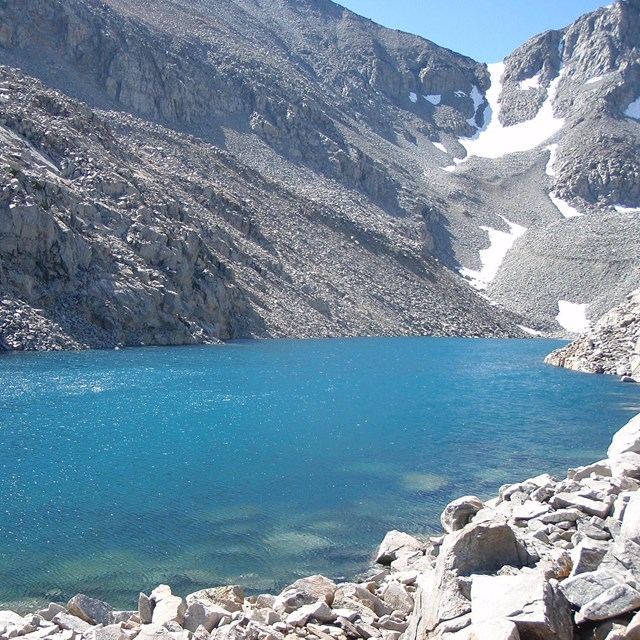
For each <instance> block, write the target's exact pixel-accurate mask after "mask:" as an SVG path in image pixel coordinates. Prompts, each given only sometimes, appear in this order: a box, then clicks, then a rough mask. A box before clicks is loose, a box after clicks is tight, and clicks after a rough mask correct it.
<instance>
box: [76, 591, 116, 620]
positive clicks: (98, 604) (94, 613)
mask: <svg viewBox="0 0 640 640" xmlns="http://www.w3.org/2000/svg"><path fill="white" fill-rule="evenodd" d="M67 611H68V612H69V613H70V614H72V615H74V616H77V617H78V618H80V619H81V620H84V621H85V622H88V623H89V624H102V625H105V626H107V625H108V624H110V623H111V614H112V613H113V611H114V608H113V607H112V606H111V605H110V604H107V603H106V602H102V601H101V600H96V599H95V598H89V597H88V596H85V595H84V594H82V593H79V594H78V595H76V596H74V597H73V598H71V600H69V602H67Z"/></svg>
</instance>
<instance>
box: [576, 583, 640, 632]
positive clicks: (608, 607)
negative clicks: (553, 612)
mask: <svg viewBox="0 0 640 640" xmlns="http://www.w3.org/2000/svg"><path fill="white" fill-rule="evenodd" d="M639 608H640V592H638V591H636V590H635V589H634V588H633V587H631V586H629V585H628V584H616V585H614V586H613V587H610V588H609V589H607V590H606V591H604V592H602V593H601V594H600V595H598V596H597V597H596V598H594V599H593V600H591V601H590V602H588V603H586V604H585V605H584V606H582V607H581V608H580V611H579V612H578V613H577V614H576V623H577V624H582V623H583V622H585V621H587V620H608V619H610V618H615V617H617V616H620V615H622V614H623V613H627V612H629V611H635V610H636V609H639Z"/></svg>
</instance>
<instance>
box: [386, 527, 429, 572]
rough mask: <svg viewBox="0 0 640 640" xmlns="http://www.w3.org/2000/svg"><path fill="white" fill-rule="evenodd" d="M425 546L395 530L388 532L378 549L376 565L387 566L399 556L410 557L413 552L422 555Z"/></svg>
mask: <svg viewBox="0 0 640 640" xmlns="http://www.w3.org/2000/svg"><path fill="white" fill-rule="evenodd" d="M425 546H426V545H425V543H424V542H421V541H420V540H418V539H417V538H414V537H413V536H410V535H409V534H408V533H403V532H402V531H396V530H393V531H389V532H388V533H387V535H385V537H384V539H383V540H382V543H381V544H380V547H379V548H378V552H377V553H376V559H375V561H376V562H377V563H378V564H386V565H389V564H391V563H392V562H393V561H394V560H397V559H398V558H399V557H401V556H406V555H411V554H413V553H415V552H420V553H421V554H424V549H425Z"/></svg>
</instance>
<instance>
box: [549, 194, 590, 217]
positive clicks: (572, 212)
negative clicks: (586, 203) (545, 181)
mask: <svg viewBox="0 0 640 640" xmlns="http://www.w3.org/2000/svg"><path fill="white" fill-rule="evenodd" d="M549 198H550V199H551V202H553V204H555V205H556V207H557V208H558V211H559V212H560V213H561V214H562V215H563V216H564V217H565V218H577V217H578V216H581V215H584V214H582V213H580V211H578V210H577V209H576V208H575V207H572V206H571V205H570V204H569V203H568V202H565V201H564V200H561V199H560V198H558V197H557V196H554V195H553V193H550V194H549Z"/></svg>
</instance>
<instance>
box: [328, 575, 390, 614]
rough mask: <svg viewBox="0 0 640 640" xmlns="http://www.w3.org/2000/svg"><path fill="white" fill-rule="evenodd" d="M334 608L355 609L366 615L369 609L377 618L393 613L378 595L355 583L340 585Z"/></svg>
mask: <svg viewBox="0 0 640 640" xmlns="http://www.w3.org/2000/svg"><path fill="white" fill-rule="evenodd" d="M333 606H334V607H335V608H338V609H340V608H342V609H355V610H356V611H359V612H360V613H361V614H364V615H366V614H367V611H366V609H368V610H369V611H370V612H373V614H375V616H377V617H379V616H383V615H385V614H390V613H391V611H392V609H391V608H390V607H389V606H388V605H387V604H385V603H384V602H383V600H381V599H380V598H379V597H378V596H377V595H375V594H374V593H371V592H370V591H369V590H367V589H365V588H364V587H362V586H361V585H359V584H353V583H345V584H340V585H338V588H337V590H336V593H335V597H334V601H333ZM363 607H364V608H365V610H363Z"/></svg>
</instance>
